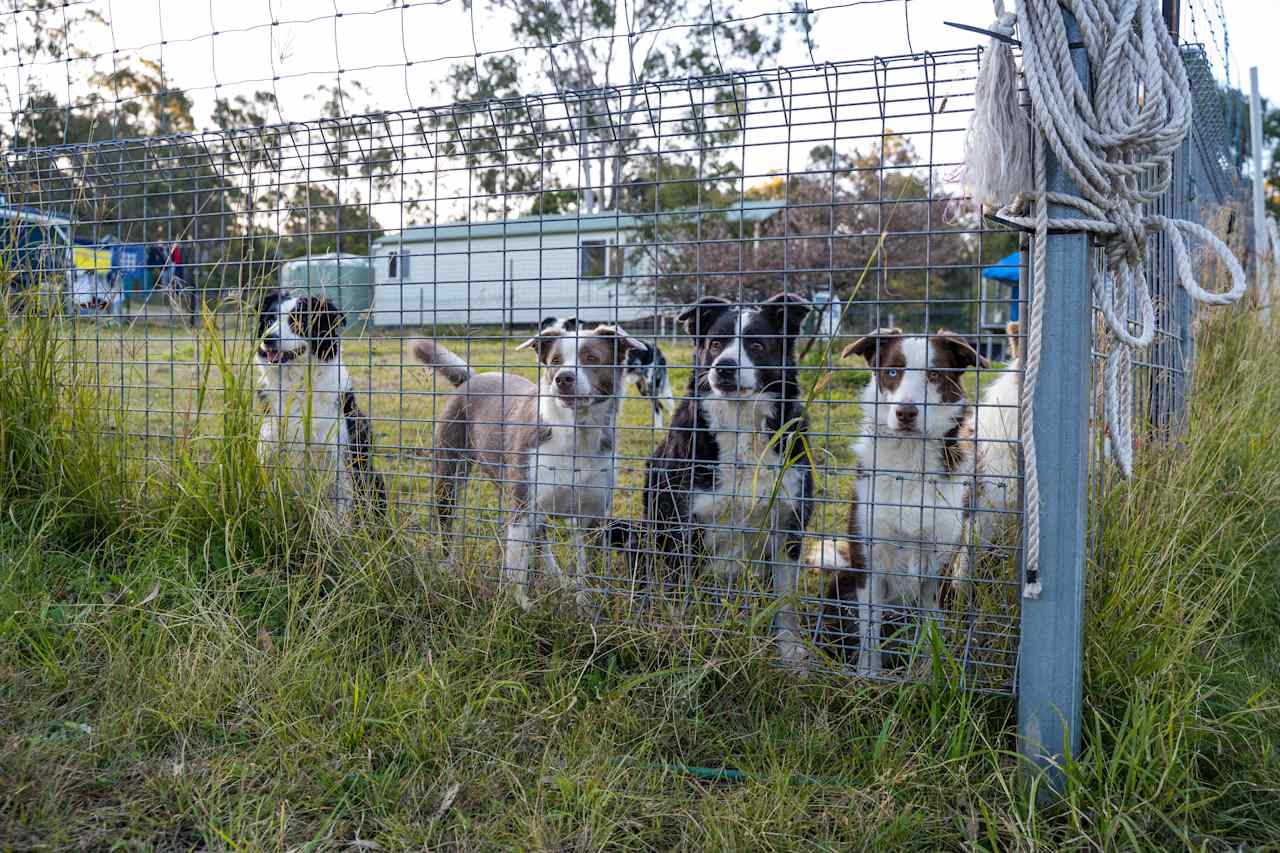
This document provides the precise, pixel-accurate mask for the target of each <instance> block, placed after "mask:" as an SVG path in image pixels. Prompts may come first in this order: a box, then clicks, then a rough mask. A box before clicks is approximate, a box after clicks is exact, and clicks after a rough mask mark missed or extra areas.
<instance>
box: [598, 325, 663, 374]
mask: <svg viewBox="0 0 1280 853" xmlns="http://www.w3.org/2000/svg"><path fill="white" fill-rule="evenodd" d="M590 334H592V335H601V336H603V337H609V338H611V339H612V340H613V364H614V366H616V367H621V366H622V362H623V360H624V359H625V358H626V355H627V353H629V352H631V351H632V350H643V351H645V352H648V351H649V345H648V344H646V343H645V342H644V341H642V340H640V339H639V338H633V337H631V336H630V335H628V334H627V333H626V332H625V331H624V330H623V329H622V327H620V326H606V325H604V324H601V325H599V326H596V327H595V328H594V329H592V330H591V332H590Z"/></svg>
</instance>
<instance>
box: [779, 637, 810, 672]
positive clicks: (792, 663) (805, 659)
mask: <svg viewBox="0 0 1280 853" xmlns="http://www.w3.org/2000/svg"><path fill="white" fill-rule="evenodd" d="M810 657H811V655H810V653H809V648H808V647H807V646H806V645H805V644H804V643H802V642H800V640H799V639H798V638H797V637H796V635H795V634H794V633H793V632H791V631H782V632H780V633H779V634H778V660H779V663H780V664H781V665H782V667H783V668H785V669H788V670H791V671H792V672H794V673H795V674H796V675H798V676H801V677H803V676H805V675H808V674H809V659H810Z"/></svg>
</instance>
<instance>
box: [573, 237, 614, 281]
mask: <svg viewBox="0 0 1280 853" xmlns="http://www.w3.org/2000/svg"><path fill="white" fill-rule="evenodd" d="M608 252H609V244H608V243H607V242H606V241H604V240H583V241H582V246H581V250H580V252H579V259H578V269H579V270H580V271H581V272H580V273H579V274H580V275H581V277H582V278H604V277H605V275H607V274H608V272H609V270H608V262H609V254H608Z"/></svg>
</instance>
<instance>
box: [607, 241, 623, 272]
mask: <svg viewBox="0 0 1280 853" xmlns="http://www.w3.org/2000/svg"><path fill="white" fill-rule="evenodd" d="M626 270H627V249H626V247H625V246H610V247H609V277H610V278H614V279H621V278H622V276H623V275H624V274H625V273H626Z"/></svg>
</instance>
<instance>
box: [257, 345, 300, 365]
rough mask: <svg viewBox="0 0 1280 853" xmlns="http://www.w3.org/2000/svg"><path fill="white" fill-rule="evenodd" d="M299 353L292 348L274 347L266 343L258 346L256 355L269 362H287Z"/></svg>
mask: <svg viewBox="0 0 1280 853" xmlns="http://www.w3.org/2000/svg"><path fill="white" fill-rule="evenodd" d="M300 355H302V353H300V352H294V351H293V350H282V349H276V348H275V347H268V346H266V345H263V346H260V347H258V356H259V357H260V358H262V359H263V360H264V361H266V362H268V363H269V364H288V363H289V362H291V361H293V360H294V359H295V358H297V357H298V356H300Z"/></svg>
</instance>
